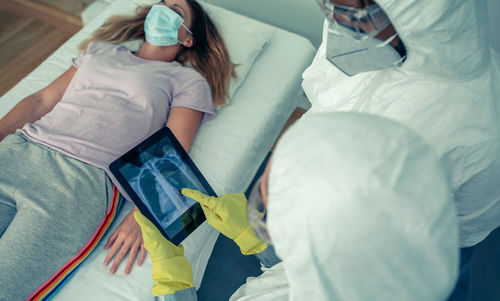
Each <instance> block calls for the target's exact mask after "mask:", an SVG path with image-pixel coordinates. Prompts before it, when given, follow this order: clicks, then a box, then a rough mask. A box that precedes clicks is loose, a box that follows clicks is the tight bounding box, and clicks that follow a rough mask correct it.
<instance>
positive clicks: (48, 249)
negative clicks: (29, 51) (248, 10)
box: [0, 0, 235, 300]
mask: <svg viewBox="0 0 500 301" xmlns="http://www.w3.org/2000/svg"><path fill="white" fill-rule="evenodd" d="M146 15H147V17H146ZM129 39H145V40H146V42H145V43H144V44H143V45H142V47H141V48H140V49H139V50H138V51H137V52H135V53H132V52H130V51H129V50H128V49H127V48H125V47H124V46H119V45H117V43H118V42H122V41H126V40H129ZM99 41H101V42H99ZM103 41H107V42H103ZM111 42H113V43H111ZM82 47H84V48H85V51H84V52H83V53H82V54H81V55H80V56H79V57H78V58H76V59H75V60H74V61H73V66H72V67H70V68H69V69H68V70H67V71H66V72H64V73H63V74H62V75H61V76H59V77H58V78H57V79H56V80H54V81H53V82H52V83H51V84H49V85H48V86H47V87H46V88H44V89H43V90H41V91H39V92H37V93H35V94H33V95H31V96H28V97H27V98H25V99H23V100H22V101H21V102H20V103H19V104H18V105H17V106H15V107H14V108H13V109H12V111H10V112H9V113H8V114H7V115H6V116H5V117H4V118H3V119H1V120H0V140H1V142H0V161H1V162H2V165H1V168H0V267H1V268H0V287H1V288H2V289H1V290H0V300H21V299H23V300H24V299H25V298H27V297H28V296H29V295H30V294H31V293H32V292H33V291H34V290H35V289H36V288H37V287H38V286H40V285H41V284H42V283H43V282H45V281H46V280H48V279H49V277H50V276H51V275H53V274H54V273H55V272H56V271H57V270H58V269H59V268H60V267H61V266H63V265H64V264H65V263H66V262H67V261H68V260H70V259H71V258H72V257H73V256H75V254H76V253H77V252H78V251H79V250H80V249H81V248H82V247H83V246H84V245H85V243H86V242H87V241H89V240H90V238H91V236H92V234H93V233H94V232H95V231H96V229H97V227H98V226H99V224H100V222H101V221H102V220H103V218H104V215H105V213H106V211H107V207H108V206H109V203H110V200H111V197H112V193H113V189H112V183H111V181H110V179H109V178H108V176H107V175H106V173H105V170H106V169H107V166H108V165H109V163H111V162H112V161H114V160H115V159H116V158H118V157H119V156H120V155H122V154H123V153H125V152H126V151H127V150H129V149H130V148H132V147H133V146H135V145H136V144H138V143H139V142H141V141H142V140H144V139H145V138H146V137H148V136H149V135H150V134H152V133H153V132H155V131H157V130H158V129H160V128H161V127H163V126H165V124H166V125H167V126H168V127H170V129H171V130H172V131H173V133H174V134H175V135H176V137H177V138H178V140H179V141H180V143H181V144H182V146H183V147H184V148H185V149H186V150H188V149H189V148H190V146H191V143H192V141H193V139H194V137H195V134H196V131H197V129H198V126H199V125H200V123H201V122H203V121H204V120H208V119H210V118H212V117H213V116H214V115H215V111H214V107H220V106H222V105H224V103H225V100H226V98H227V96H228V86H229V80H230V78H231V76H233V77H234V76H235V73H234V68H233V64H232V63H231V60H230V58H229V55H228V52H227V50H226V48H225V45H224V42H223V40H222V38H221V36H220V35H219V33H218V31H217V29H216V28H215V27H214V25H213V23H212V22H211V20H210V19H209V18H208V16H207V15H206V14H205V12H204V11H203V9H202V8H201V7H200V6H199V4H198V3H196V2H195V1H194V0H165V1H161V2H160V3H159V4H158V5H154V6H153V7H152V8H150V7H146V8H141V9H139V11H138V13H137V15H136V16H134V17H113V18H111V19H110V20H108V22H107V23H106V24H104V25H103V26H102V27H101V28H100V29H99V30H97V31H96V33H95V35H94V37H92V38H91V39H89V40H88V41H85V42H84V43H83V44H82ZM186 65H190V66H192V67H194V68H189V67H185V66H186ZM14 132H16V133H15V134H13V133H14ZM9 134H10V135H9ZM106 200H107V201H106ZM106 248H109V249H110V250H109V253H108V256H107V258H106V260H105V264H106V265H107V264H108V263H109V262H110V261H111V259H112V258H113V257H114V256H115V260H114V262H113V264H112V267H111V272H112V273H114V272H115V271H116V269H117V267H118V265H119V263H120V262H121V261H122V260H123V258H124V257H125V256H126V254H127V253H129V258H128V263H127V267H126V273H128V272H130V270H131V267H132V264H133V262H134V260H135V258H136V256H137V254H138V252H139V250H140V255H139V263H142V261H143V260H144V258H145V255H146V254H145V250H144V249H143V246H142V236H141V231H140V228H139V226H138V225H137V224H136V222H135V220H134V217H133V212H131V213H130V214H129V215H128V216H127V217H126V218H125V219H124V220H123V222H122V224H121V225H120V226H119V227H118V229H117V230H116V232H115V233H114V234H113V235H112V236H111V238H110V240H109V241H108V243H107V245H106Z"/></svg>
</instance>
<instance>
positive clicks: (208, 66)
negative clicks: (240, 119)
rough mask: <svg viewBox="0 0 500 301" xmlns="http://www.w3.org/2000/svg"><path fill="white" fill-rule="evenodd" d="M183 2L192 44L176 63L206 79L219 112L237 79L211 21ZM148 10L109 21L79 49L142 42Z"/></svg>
mask: <svg viewBox="0 0 500 301" xmlns="http://www.w3.org/2000/svg"><path fill="white" fill-rule="evenodd" d="M186 2H187V3H188V4H189V6H190V7H191V11H192V14H193V22H192V25H191V28H190V30H191V32H192V33H193V39H194V42H193V46H192V47H189V48H187V47H182V50H181V51H180V52H179V54H178V55H177V57H176V60H177V61H178V62H179V63H181V64H182V65H184V66H192V67H193V68H195V69H196V70H197V71H198V72H200V73H201V74H202V75H203V76H204V77H205V79H206V80H207V82H208V84H209V85H210V89H211V92H212V99H213V103H214V106H215V108H220V107H222V106H224V105H225V104H226V103H227V102H228V101H229V82H230V79H231V78H236V77H237V76H236V72H235V71H234V67H235V65H234V64H233V63H232V62H231V58H230V56H229V52H228V51H227V48H226V44H225V43H224V40H223V39H222V36H221V35H220V33H219V31H218V30H217V28H216V27H215V25H214V23H213V22H212V20H211V19H210V17H209V16H208V15H207V14H206V12H205V11H204V10H203V8H202V7H201V6H200V5H199V4H198V3H197V2H196V1H195V0H186ZM150 9H151V6H142V7H138V8H137V12H136V14H135V15H134V16H112V17H110V18H109V19H108V20H107V21H106V22H105V23H104V24H103V25H102V26H101V27H100V28H98V29H97V30H96V31H95V32H94V34H93V36H92V37H90V38H89V39H87V40H85V41H83V42H82V43H81V44H80V45H79V46H78V48H79V49H80V50H84V49H86V48H87V46H88V44H89V43H90V42H93V41H109V42H114V43H121V42H125V41H128V40H136V39H141V40H143V41H144V39H145V33H144V20H145V19H146V16H147V14H148V12H149V10H150Z"/></svg>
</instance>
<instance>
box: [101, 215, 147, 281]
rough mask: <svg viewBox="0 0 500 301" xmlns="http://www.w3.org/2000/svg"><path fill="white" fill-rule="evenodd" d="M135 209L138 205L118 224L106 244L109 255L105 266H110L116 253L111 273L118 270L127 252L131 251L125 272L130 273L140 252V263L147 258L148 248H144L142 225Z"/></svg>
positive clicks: (105, 247)
mask: <svg viewBox="0 0 500 301" xmlns="http://www.w3.org/2000/svg"><path fill="white" fill-rule="evenodd" d="M135 210H137V207H134V209H132V210H131V211H130V213H129V214H128V215H127V216H126V217H125V218H124V219H123V221H122V223H121V224H120V226H118V228H117V229H116V231H115V232H114V233H113V235H111V237H110V238H109V239H108V242H107V243H106V245H105V246H104V249H108V248H109V251H108V255H107V256H106V259H104V265H105V266H108V264H109V263H110V262H111V260H113V257H115V255H116V257H115V259H114V261H113V264H112V265H111V269H110V270H109V271H110V272H111V274H114V273H115V272H116V270H117V269H118V267H119V266H120V263H121V262H122V260H123V259H124V258H125V256H126V255H127V253H129V255H128V260H127V266H126V267H125V274H130V271H131V270H132V266H133V265H134V261H135V258H136V257H137V253H138V252H140V255H139V260H138V261H137V263H138V264H139V265H142V263H143V262H144V259H146V249H145V248H144V243H143V240H142V233H141V227H140V226H139V224H137V222H136V221H135V219H134V211H135ZM139 250H140V251H139Z"/></svg>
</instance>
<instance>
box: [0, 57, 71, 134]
mask: <svg viewBox="0 0 500 301" xmlns="http://www.w3.org/2000/svg"><path fill="white" fill-rule="evenodd" d="M76 70H77V69H76V68H75V67H74V66H71V67H70V68H69V69H68V70H66V71H65V72H64V73H63V74H61V75H60V76H59V77H58V78H56V79H55V80H54V81H53V82H52V83H50V84H49V85H48V86H47V87H45V88H43V89H42V90H40V91H38V92H36V93H34V94H32V95H30V96H28V97H26V98H24V99H23V100H21V101H20V102H19V103H18V104H17V105H16V106H15V107H14V108H13V109H12V110H11V111H10V112H9V113H7V115H5V117H3V118H2V119H0V141H2V140H3V138H5V137H6V136H7V135H9V134H12V133H14V132H15V131H16V130H17V129H19V128H21V127H23V126H24V125H25V124H26V123H32V122H35V121H37V120H39V119H40V118H42V117H43V116H44V115H45V114H47V113H48V112H50V111H52V109H53V108H54V106H55V105H56V104H57V103H58V102H59V101H60V100H61V97H62V95H63V94H64V91H66V88H67V87H68V85H69V83H70V82H71V79H72V78H73V75H74V74H75V73H76Z"/></svg>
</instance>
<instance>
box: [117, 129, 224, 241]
mask: <svg viewBox="0 0 500 301" xmlns="http://www.w3.org/2000/svg"><path fill="white" fill-rule="evenodd" d="M165 137H166V138H167V139H168V140H169V142H170V143H171V145H172V146H173V147H174V150H175V151H176V152H177V154H179V155H180V158H181V160H182V161H183V162H184V163H185V164H186V165H187V166H188V168H190V169H191V171H192V172H193V173H194V175H195V176H196V178H197V179H198V181H199V182H200V183H201V185H203V188H204V189H205V190H206V191H207V192H208V195H211V196H217V195H216V194H215V191H214V190H213V189H212V187H211V186H210V184H208V182H207V180H206V179H205V177H204V176H203V175H202V174H201V172H200V170H199V169H198V167H196V165H195V164H194V162H193V160H191V158H190V157H189V155H188V154H187V152H186V151H185V150H184V148H183V147H182V145H181V144H180V143H179V141H178V140H177V138H175V135H174V134H173V133H172V131H171V130H170V129H169V128H168V127H163V128H161V129H160V130H158V131H156V132H155V133H154V134H152V135H151V136H149V137H148V138H146V140H144V141H142V142H141V143H139V144H138V145H136V146H135V147H133V148H132V149H131V150H129V151H128V152H126V153H125V154H124V155H122V156H120V158H118V159H116V160H115V161H113V162H112V163H111V164H110V165H109V170H110V172H111V173H112V174H113V176H114V177H115V178H116V180H117V181H118V182H119V183H120V185H121V186H122V188H123V189H124V190H125V192H126V193H127V194H128V195H129V197H130V198H131V199H132V201H133V202H134V204H135V205H136V206H137V207H138V208H139V210H140V211H141V213H142V214H143V215H144V216H145V217H146V218H148V219H149V220H150V221H151V222H152V223H153V224H154V225H155V226H156V228H158V230H159V231H160V233H161V234H162V235H163V236H165V238H167V239H168V240H169V241H171V242H172V243H174V244H175V245H179V244H180V243H181V242H182V241H183V240H184V239H185V238H186V237H188V236H189V234H191V233H192V232H193V231H194V230H195V229H196V228H197V227H198V226H200V225H201V224H202V223H203V222H204V221H205V220H206V218H205V215H204V214H203V210H202V208H201V206H200V204H199V203H195V204H194V205H193V206H191V207H190V208H189V209H188V210H186V212H184V213H183V214H182V215H181V216H180V217H179V218H177V219H176V220H175V221H174V222H173V223H172V224H170V225H169V226H168V227H171V226H173V225H174V224H177V225H178V224H179V223H180V224H181V225H182V218H183V217H186V216H187V215H190V213H192V212H193V211H194V210H198V211H199V212H201V214H199V215H198V216H197V218H195V219H192V218H190V219H191V222H190V224H189V225H193V227H194V228H193V229H192V230H189V229H188V230H187V231H186V227H184V226H182V227H181V228H182V229H183V230H182V231H180V232H179V233H178V234H177V235H175V236H174V237H171V236H169V235H168V234H167V233H166V231H165V230H164V229H163V227H162V226H161V225H160V223H159V222H158V221H157V219H156V218H155V217H154V214H153V213H152V212H150V210H149V209H148V208H147V206H146V205H145V204H144V202H143V201H142V200H141V199H140V198H139V196H138V195H137V193H136V192H135V191H134V189H133V188H132V187H131V186H130V184H129V182H128V181H127V179H125V177H124V176H123V175H122V173H121V172H120V169H121V168H122V167H123V166H124V165H125V164H127V163H128V162H130V161H131V160H133V159H135V158H137V157H138V156H139V155H140V154H141V151H140V150H141V149H142V150H146V149H149V148H150V147H151V146H153V145H154V144H156V143H158V142H159V141H161V140H162V139H164V138H165Z"/></svg>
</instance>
